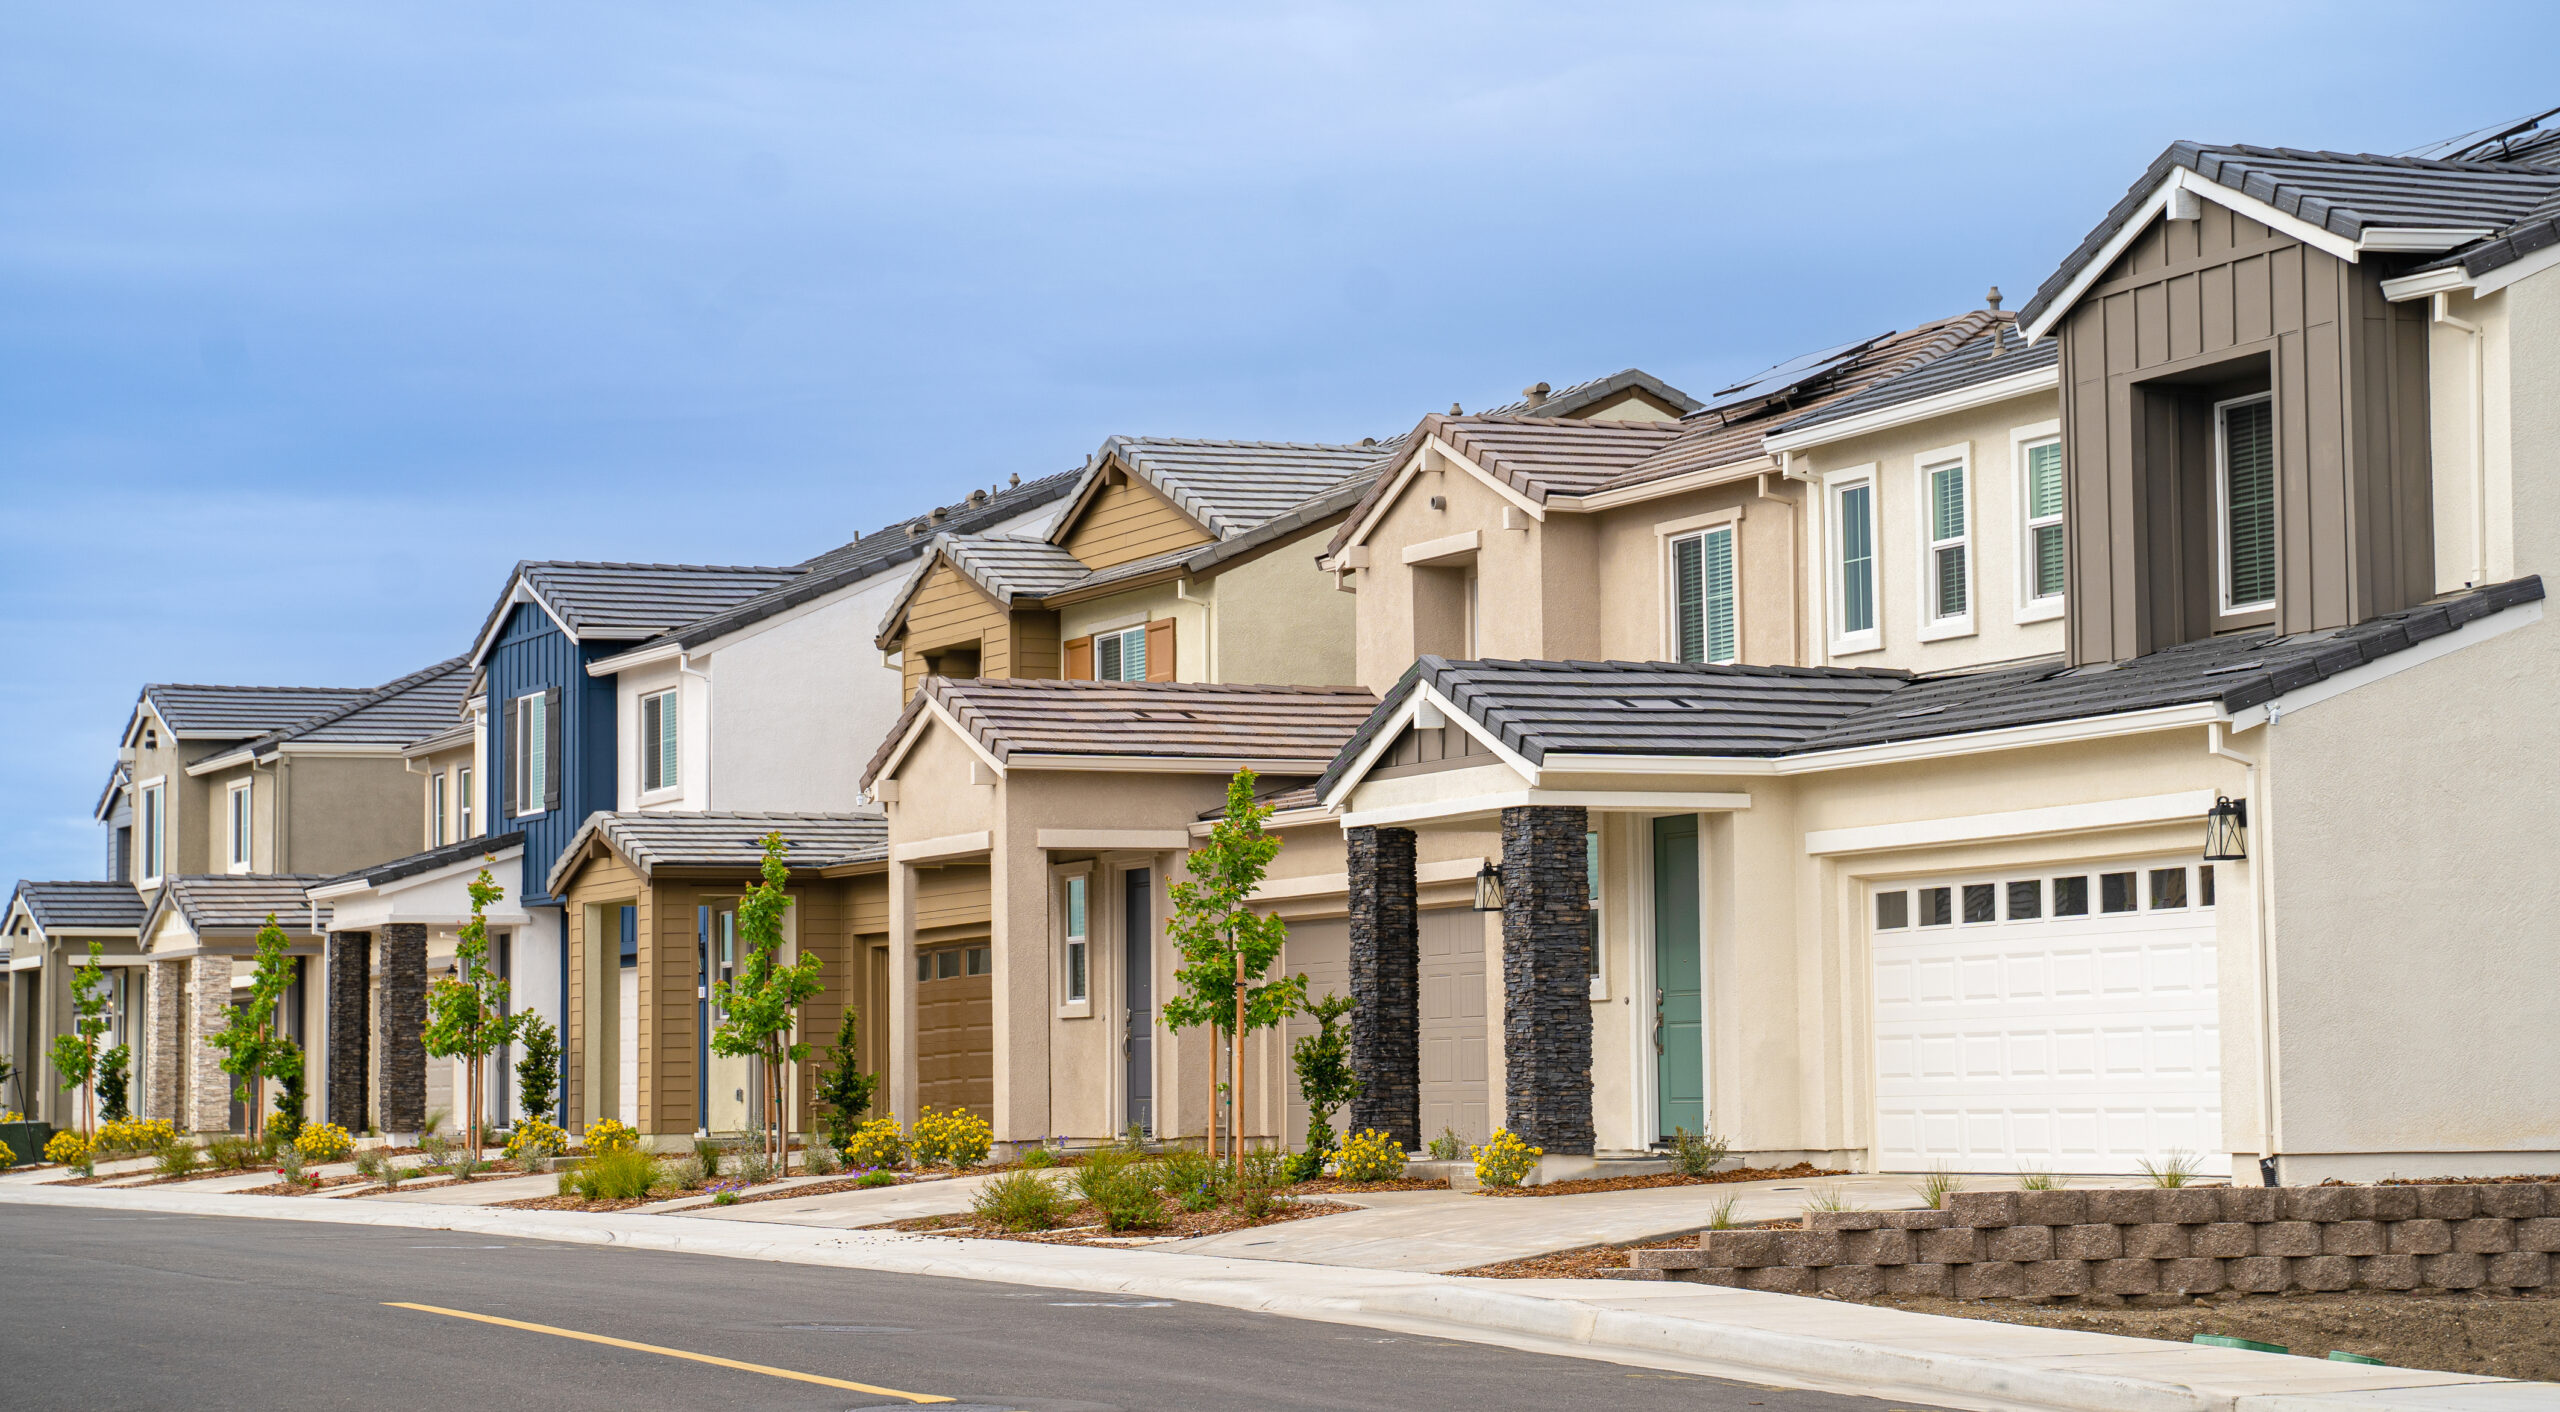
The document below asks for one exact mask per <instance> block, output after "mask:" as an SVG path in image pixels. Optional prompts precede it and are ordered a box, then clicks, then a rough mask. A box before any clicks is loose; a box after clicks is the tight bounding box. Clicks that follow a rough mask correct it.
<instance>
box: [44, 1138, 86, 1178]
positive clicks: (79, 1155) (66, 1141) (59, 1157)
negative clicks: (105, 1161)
mask: <svg viewBox="0 0 2560 1412" xmlns="http://www.w3.org/2000/svg"><path fill="white" fill-rule="evenodd" d="M44 1160H46V1161H47V1162H59V1163H61V1164H62V1165H63V1166H65V1167H76V1168H78V1169H79V1171H80V1175H82V1176H84V1177H85V1176H88V1175H89V1174H90V1172H91V1171H92V1170H93V1169H94V1168H95V1167H96V1166H97V1162H98V1156H97V1149H95V1148H93V1147H91V1146H90V1145H89V1140H88V1139H87V1138H85V1137H82V1136H81V1135H80V1134H78V1133H75V1132H73V1131H71V1130H70V1129H68V1128H65V1129H63V1130H62V1131H61V1132H58V1133H55V1134H54V1135H53V1140H52V1141H51V1142H48V1143H46V1144H45V1145H44Z"/></svg>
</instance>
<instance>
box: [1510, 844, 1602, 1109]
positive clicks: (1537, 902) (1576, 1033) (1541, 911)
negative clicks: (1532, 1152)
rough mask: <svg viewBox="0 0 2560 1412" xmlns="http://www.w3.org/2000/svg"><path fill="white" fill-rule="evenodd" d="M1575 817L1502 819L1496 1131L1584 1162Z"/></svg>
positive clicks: (1587, 1055)
mask: <svg viewBox="0 0 2560 1412" xmlns="http://www.w3.org/2000/svg"><path fill="white" fill-rule="evenodd" d="M1589 828H1590V821H1589V816H1588V815H1587V813H1586V812H1585V811H1583V810H1581V809H1569V808H1556V807H1552V806H1543V805H1542V806H1536V807H1528V808H1514V809H1505V810H1503V811H1502V993H1503V1006H1502V1060H1503V1071H1504V1076H1505V1083H1504V1095H1505V1100H1506V1106H1507V1108H1508V1110H1509V1114H1510V1116H1509V1119H1508V1121H1507V1123H1506V1124H1505V1126H1507V1127H1509V1128H1510V1129H1511V1131H1512V1132H1513V1133H1514V1134H1515V1135H1517V1136H1518V1137H1519V1138H1520V1139H1521V1141H1523V1142H1526V1143H1528V1144H1529V1145H1530V1146H1532V1147H1539V1148H1544V1149H1545V1150H1546V1151H1547V1153H1548V1154H1549V1155H1550V1156H1588V1155H1590V1153H1591V1150H1592V1145H1593V1141H1594V1139H1593V1136H1592V1130H1591V882H1590V877H1589V874H1588V873H1587V872H1586V871H1585V869H1586V867H1587V862H1586V848H1587V844H1586V842H1585V839H1584V834H1585V833H1586V832H1587V831H1588V830H1589Z"/></svg>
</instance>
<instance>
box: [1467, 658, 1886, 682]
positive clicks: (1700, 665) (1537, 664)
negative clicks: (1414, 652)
mask: <svg viewBox="0 0 2560 1412" xmlns="http://www.w3.org/2000/svg"><path fill="white" fill-rule="evenodd" d="M1424 660H1429V661H1435V662H1438V663H1439V664H1440V665H1441V666H1442V667H1469V666H1473V667H1494V668H1516V669H1522V670H1527V671H1538V672H1589V671H1593V670H1609V671H1674V672H1691V673H1695V674H1697V675H1699V676H1765V677H1814V678H1821V679H1824V680H1837V681H1854V680H1859V679H1873V680H1876V681H1911V680H1913V679H1914V677H1913V674H1912V673H1911V672H1910V671H1908V670H1906V669H1904V668H1901V667H1832V666H1815V667H1804V666H1790V665H1786V664H1781V663H1765V664H1764V663H1755V662H1663V661H1643V662H1639V661H1636V660H1634V659H1632V658H1624V657H1606V658H1599V659H1596V660H1559V659H1553V658H1545V657H1466V658H1460V657H1431V658H1427V659H1424Z"/></svg>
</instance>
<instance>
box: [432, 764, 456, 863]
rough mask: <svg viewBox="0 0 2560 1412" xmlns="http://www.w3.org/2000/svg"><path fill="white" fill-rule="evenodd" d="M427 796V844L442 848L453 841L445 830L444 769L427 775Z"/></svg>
mask: <svg viewBox="0 0 2560 1412" xmlns="http://www.w3.org/2000/svg"><path fill="white" fill-rule="evenodd" d="M427 798H428V799H429V801H430V803H429V804H428V806H427V808H428V814H429V818H428V822H427V846H428V847H429V848H442V847H444V846H445V845H446V844H448V843H451V842H453V836H452V835H450V834H448V833H446V832H445V798H444V771H442V770H438V771H436V772H435V773H434V774H432V775H429V776H427Z"/></svg>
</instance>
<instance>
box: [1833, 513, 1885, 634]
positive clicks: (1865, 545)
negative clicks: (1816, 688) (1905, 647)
mask: <svg viewBox="0 0 2560 1412" xmlns="http://www.w3.org/2000/svg"><path fill="white" fill-rule="evenodd" d="M1831 524H1832V564H1831V596H1832V607H1831V638H1832V648H1833V650H1834V651H1857V650H1859V649H1861V648H1869V647H1876V646H1880V645H1882V644H1881V643H1880V641H1879V639H1878V634H1877V631H1876V485H1875V480H1874V478H1873V477H1871V476H1868V475H1863V474H1861V475H1858V476H1854V477H1843V478H1841V479H1839V480H1836V481H1833V482H1832V485H1831Z"/></svg>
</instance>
